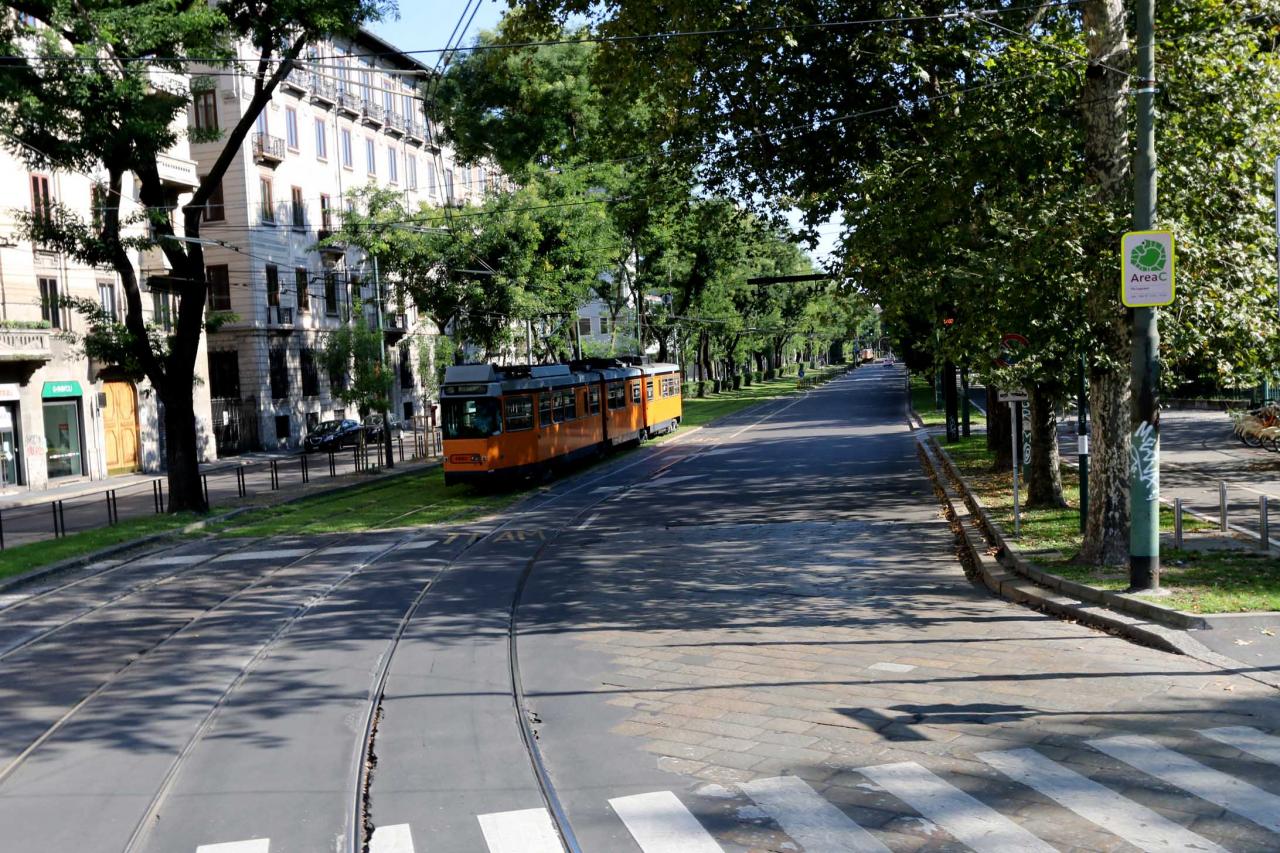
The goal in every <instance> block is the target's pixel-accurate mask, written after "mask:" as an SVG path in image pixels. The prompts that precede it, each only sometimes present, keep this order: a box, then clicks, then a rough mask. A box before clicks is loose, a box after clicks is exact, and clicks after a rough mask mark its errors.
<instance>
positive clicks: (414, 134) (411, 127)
mask: <svg viewBox="0 0 1280 853" xmlns="http://www.w3.org/2000/svg"><path fill="white" fill-rule="evenodd" d="M404 135H405V138H406V139H408V140H409V141H410V142H423V141H424V140H425V139H426V131H425V130H424V129H423V127H422V122H420V121H415V120H414V119H411V118H409V119H405V121H404Z"/></svg>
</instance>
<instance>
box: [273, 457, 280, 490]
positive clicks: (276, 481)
mask: <svg viewBox="0 0 1280 853" xmlns="http://www.w3.org/2000/svg"><path fill="white" fill-rule="evenodd" d="M279 488H280V469H279V468H278V467H277V466H276V460H274V459H272V460H271V491H273V492H274V491H277V490H279Z"/></svg>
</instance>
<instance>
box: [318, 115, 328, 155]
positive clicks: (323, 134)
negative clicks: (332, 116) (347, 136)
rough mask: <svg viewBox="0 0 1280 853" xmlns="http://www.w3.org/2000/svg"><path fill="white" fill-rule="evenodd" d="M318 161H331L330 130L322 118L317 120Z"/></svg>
mask: <svg viewBox="0 0 1280 853" xmlns="http://www.w3.org/2000/svg"><path fill="white" fill-rule="evenodd" d="M316 159H317V160H328V159H329V130H328V128H327V127H325V123H324V119H322V118H318V119H316Z"/></svg>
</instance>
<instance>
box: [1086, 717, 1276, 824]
mask: <svg viewBox="0 0 1280 853" xmlns="http://www.w3.org/2000/svg"><path fill="white" fill-rule="evenodd" d="M1089 745H1090V746H1092V747H1093V748H1094V749H1097V750H1098V751H1100V752H1104V753H1106V754H1107V755H1110V756H1111V757H1112V758H1115V759H1117V760H1119V761H1123V762H1124V763H1125V764H1128V765H1129V766H1130V767H1134V768H1136V769H1138V770H1141V771H1142V772H1143V773H1146V774H1147V775H1149V776H1154V777H1156V778H1157V779H1160V780H1162V781H1164V782H1168V783H1169V784H1170V785H1175V786H1177V787H1179V788H1182V789H1183V790H1184V791H1189V792H1190V793H1192V794H1195V795H1196V796H1197V797H1199V798H1200V799H1202V800H1208V801H1209V802H1211V803H1214V804H1215V805H1218V806H1221V807H1222V808H1224V809H1226V810H1227V811H1229V812H1233V813H1234V814H1238V815H1240V817H1243V818H1245V819H1247V820H1251V821H1253V822H1254V823H1256V824H1258V825H1259V826H1263V827H1266V828H1267V829H1269V830H1271V831H1272V832H1280V797H1277V796H1276V795H1275V794H1269V793H1267V792H1266V791H1264V790H1262V789H1261V788H1256V787H1254V786H1253V785H1250V784H1249V783H1248V782H1244V781H1242V780H1240V779H1237V778H1235V777H1234V776H1228V775H1227V774H1226V773H1223V772H1221V771H1218V770H1214V769H1213V768H1211V767H1206V766H1205V765H1203V764H1201V763H1200V762H1198V761H1195V760H1193V759H1191V758H1188V757H1186V756H1185V755H1183V754H1181V753H1179V752H1174V751H1173V750H1172V749H1166V748H1165V747H1163V746H1161V745H1160V744H1158V743H1156V742H1155V741H1153V740H1151V739H1150V738H1145V737H1140V736H1138V735H1121V736H1119V737H1111V738H1104V739H1102V740H1091V741H1089Z"/></svg>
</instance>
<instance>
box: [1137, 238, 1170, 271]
mask: <svg viewBox="0 0 1280 853" xmlns="http://www.w3.org/2000/svg"><path fill="white" fill-rule="evenodd" d="M1129 263H1131V264H1133V265H1134V266H1135V267H1137V268H1138V269H1140V270H1142V271H1143V272H1159V271H1160V270H1162V269H1164V268H1165V265H1166V264H1167V263H1169V254H1168V252H1166V251H1165V250H1164V244H1163V243H1158V242H1156V241H1155V240H1143V241H1142V242H1141V243H1139V244H1138V245H1136V246H1134V247H1133V251H1131V252H1130V253H1129Z"/></svg>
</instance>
